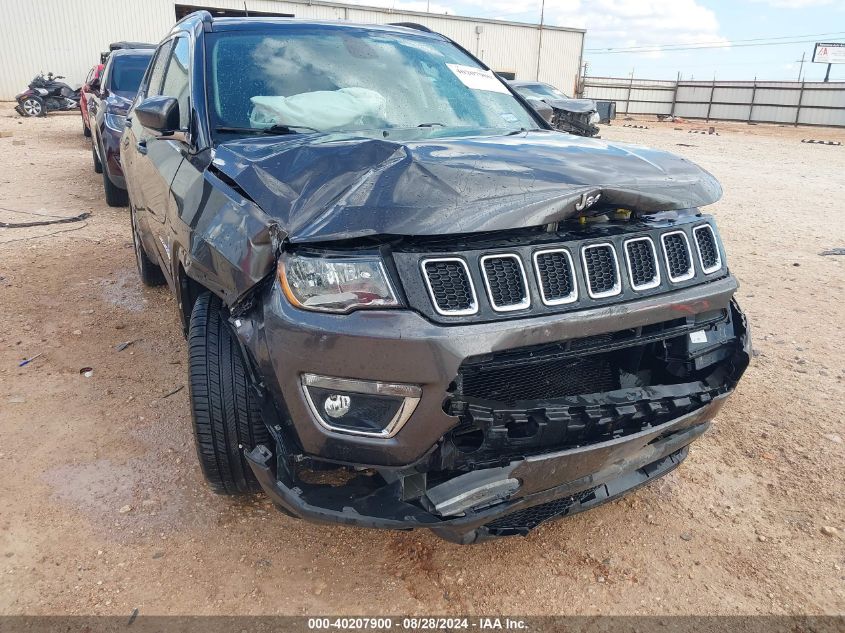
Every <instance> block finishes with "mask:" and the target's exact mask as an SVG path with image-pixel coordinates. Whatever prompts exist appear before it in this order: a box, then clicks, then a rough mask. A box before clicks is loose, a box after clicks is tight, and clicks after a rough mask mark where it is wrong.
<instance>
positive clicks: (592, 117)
mask: <svg viewBox="0 0 845 633" xmlns="http://www.w3.org/2000/svg"><path fill="white" fill-rule="evenodd" d="M599 121H601V116H600V115H599V113H598V112H593V113H592V114H591V115H590V125H598V123H599Z"/></svg>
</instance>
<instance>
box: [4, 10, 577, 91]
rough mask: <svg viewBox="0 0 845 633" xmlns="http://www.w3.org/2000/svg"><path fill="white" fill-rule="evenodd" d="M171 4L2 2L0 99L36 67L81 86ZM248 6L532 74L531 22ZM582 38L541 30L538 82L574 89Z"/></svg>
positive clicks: (162, 31)
mask: <svg viewBox="0 0 845 633" xmlns="http://www.w3.org/2000/svg"><path fill="white" fill-rule="evenodd" d="M176 4H177V2H176V0H39V1H38V2H12V1H6V0H3V2H2V19H0V100H8V99H12V98H14V95H15V94H17V93H19V92H21V91H22V90H24V89H25V88H26V86H27V84H28V83H29V82H30V80H31V79H32V77H33V75H35V74H36V73H37V72H38V71H40V70H43V71H44V72H47V71H53V72H55V73H58V74H62V75H65V76H66V77H67V83H69V84H71V85H77V84H80V83H82V81H83V80H84V78H85V76H86V75H87V73H88V70H89V69H90V68H91V67H92V66H93V65H94V64H96V63H97V62H98V60H99V58H100V53H101V52H102V51H104V50H106V49H107V48H108V45H109V43H111V42H115V41H119V40H130V41H140V42H158V41H159V40H160V39H161V38H162V37H164V35H166V34H167V33H168V32H169V30H170V28H171V27H172V25H173V23H174V22H175V5H176ZM178 4H183V5H197V6H211V7H215V8H220V9H233V10H242V9H243V6H244V3H243V1H242V0H179V2H178ZM247 6H248V8H249V9H250V10H252V11H266V12H273V13H291V14H293V15H294V16H295V17H297V18H311V19H324V20H349V21H353V22H361V23H375V24H384V23H387V22H417V23H419V24H423V25H425V26H427V27H429V28H430V29H432V30H433V31H437V32H438V33H442V34H443V35H446V36H447V37H450V38H451V39H453V40H455V41H456V42H458V43H459V44H460V45H461V46H463V47H464V48H466V49H467V50H469V51H470V52H471V53H473V54H475V55H476V56H477V57H479V58H480V59H481V60H482V61H484V63H485V64H487V65H488V66H489V67H491V68H493V69H495V70H499V71H509V72H513V73H516V76H517V79H532V80H533V79H536V78H537V70H538V63H537V58H538V47H539V42H540V32H539V29H538V27H537V26H536V25H530V24H517V23H512V22H498V21H489V20H476V19H471V18H461V17H457V16H446V15H439V14H432V13H416V12H403V11H391V10H389V9H380V8H375V7H359V6H353V5H341V4H334V3H319V2H311V3H308V2H295V1H281V0H247ZM476 27H479V29H480V32H478V31H477V29H476ZM583 41H584V32H583V31H580V30H578V29H562V28H558V27H546V28H544V29H543V37H542V51H541V53H540V63H539V71H540V80H541V81H546V82H548V83H551V84H553V85H555V86H557V87H558V88H560V89H561V90H563V91H564V92H566V93H569V94H571V93H573V92H574V87H575V84H576V81H577V78H578V71H579V67H580V63H581V51H582V47H583Z"/></svg>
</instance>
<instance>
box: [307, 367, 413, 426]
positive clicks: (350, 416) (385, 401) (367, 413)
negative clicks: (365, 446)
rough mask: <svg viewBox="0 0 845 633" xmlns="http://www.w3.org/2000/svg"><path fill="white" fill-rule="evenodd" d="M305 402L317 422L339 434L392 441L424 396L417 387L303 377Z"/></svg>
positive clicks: (314, 375) (311, 376)
mask: <svg viewBox="0 0 845 633" xmlns="http://www.w3.org/2000/svg"><path fill="white" fill-rule="evenodd" d="M302 389H303V392H304V394H305V400H306V401H307V402H308V406H309V408H310V409H311V413H312V414H313V415H314V418H315V419H316V420H317V422H319V423H320V425H321V426H323V427H324V428H326V429H329V430H330V431H335V432H338V433H349V434H352V435H366V436H369V437H381V438H389V437H393V436H394V435H396V434H397V433H398V432H399V429H401V428H402V426H403V425H404V424H405V422H407V421H408V418H410V417H411V414H412V413H413V412H414V409H416V407H417V403H418V402H419V400H420V396H421V395H422V390H421V389H420V388H419V387H418V386H417V385H407V384H400V383H385V382H378V381H370V380H354V379H350V378H332V377H329V376H318V375H316V374H303V376H302Z"/></svg>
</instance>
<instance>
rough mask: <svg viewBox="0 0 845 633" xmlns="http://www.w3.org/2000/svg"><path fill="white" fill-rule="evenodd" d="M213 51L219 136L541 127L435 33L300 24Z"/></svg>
mask: <svg viewBox="0 0 845 633" xmlns="http://www.w3.org/2000/svg"><path fill="white" fill-rule="evenodd" d="M206 50H207V55H208V59H207V68H208V73H209V77H208V82H207V86H208V88H207V89H208V102H209V113H210V119H211V125H212V128H213V129H216V130H217V131H218V132H226V131H227V130H226V129H225V128H230V129H229V130H228V131H229V132H232V131H233V130H231V128H244V130H240V131H241V132H243V131H246V132H248V131H249V129H256V130H257V129H267V128H269V127H271V126H273V125H277V126H289V127H290V128H291V129H292V130H294V131H296V132H305V133H307V132H310V131H314V130H316V131H321V132H347V131H355V130H373V129H375V130H383V129H388V128H417V127H421V128H431V129H437V130H438V131H442V130H444V129H446V130H447V129H452V128H488V129H489V128H494V129H499V128H500V129H507V130H514V129H517V130H518V129H521V128H528V129H534V128H536V127H537V123H536V121H535V120H534V119H533V117H532V116H531V115H530V114H529V113H528V112H527V111H526V110H525V108H524V107H523V106H522V105H521V104H520V103H519V102H518V101H517V100H516V99H515V98H514V97H513V95H512V94H511V93H510V92H509V91H508V90H507V88H506V87H505V86H504V84H503V83H502V81H501V80H500V79H498V78H497V77H496V76H495V75H494V74H493V73H492V72H491V71H485V70H483V69H481V68H480V67H479V66H478V65H477V63H476V62H474V61H473V60H472V59H471V58H470V57H468V56H467V55H466V54H465V53H463V52H462V51H461V50H460V49H458V48H457V47H455V46H454V45H452V44H450V43H449V42H446V41H442V40H439V39H435V38H432V37H430V36H415V35H412V34H407V35H405V34H401V35H397V34H396V33H388V32H383V31H379V30H375V29H374V30H370V29H366V28H350V27H331V26H326V25H319V26H308V27H305V26H302V25H292V26H290V27H285V28H276V29H273V30H272V31H270V30H268V31H267V32H258V31H231V32H219V33H214V34H210V35H209V36H208V40H207V47H206ZM221 128H223V129H221Z"/></svg>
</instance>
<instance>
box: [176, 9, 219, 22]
mask: <svg viewBox="0 0 845 633" xmlns="http://www.w3.org/2000/svg"><path fill="white" fill-rule="evenodd" d="M187 20H199V21H200V22H202V23H204V24H211V21H212V17H211V13H209V12H208V11H206V10H205V9H200V10H198V11H192V12H191V13H189V14H188V15H186V16H185V17H184V18H182V19H181V20H179V21H178V22H177V23H176V24H181V23H182V22H185V21H187Z"/></svg>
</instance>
